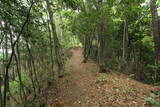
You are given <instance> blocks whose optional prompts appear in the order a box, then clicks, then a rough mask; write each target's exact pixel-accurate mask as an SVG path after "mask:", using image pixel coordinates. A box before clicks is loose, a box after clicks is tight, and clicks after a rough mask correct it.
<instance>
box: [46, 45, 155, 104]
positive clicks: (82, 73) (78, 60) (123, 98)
mask: <svg viewBox="0 0 160 107" xmlns="http://www.w3.org/2000/svg"><path fill="white" fill-rule="evenodd" d="M71 51H72V53H73V55H72V57H71V58H70V60H69V61H68V62H67V64H66V67H65V72H66V75H65V76H64V77H63V78H59V79H57V80H56V81H55V82H54V84H56V91H55V90H54V89H53V88H51V89H50V90H49V92H48V98H47V99H48V100H47V106H46V107H145V106H146V102H145V100H144V99H145V98H146V97H147V96H148V95H149V92H150V90H153V89H154V87H153V86H150V85H146V84H143V83H140V82H138V81H135V80H133V79H130V78H128V77H127V76H126V75H124V74H117V73H109V74H99V73H97V71H98V66H97V65H96V64H95V63H93V62H90V63H82V60H83V56H82V49H80V48H77V49H72V50H71ZM53 96H54V97H53Z"/></svg>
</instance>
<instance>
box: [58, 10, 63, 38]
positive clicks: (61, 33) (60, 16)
mask: <svg viewBox="0 0 160 107" xmlns="http://www.w3.org/2000/svg"><path fill="white" fill-rule="evenodd" d="M58 18H59V28H60V37H61V41H64V33H63V20H62V14H61V12H60V11H58Z"/></svg>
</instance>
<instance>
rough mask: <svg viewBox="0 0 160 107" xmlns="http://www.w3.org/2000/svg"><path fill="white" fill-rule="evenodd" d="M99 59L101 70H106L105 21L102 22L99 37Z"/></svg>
mask: <svg viewBox="0 0 160 107" xmlns="http://www.w3.org/2000/svg"><path fill="white" fill-rule="evenodd" d="M98 42H99V43H98V60H99V72H105V71H106V70H105V57H104V54H105V35H104V23H103V21H102V22H101V24H100V31H99V38H98Z"/></svg>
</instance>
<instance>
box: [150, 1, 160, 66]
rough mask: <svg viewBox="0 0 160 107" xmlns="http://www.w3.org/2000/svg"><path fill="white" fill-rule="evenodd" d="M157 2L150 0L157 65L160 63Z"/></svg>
mask: <svg viewBox="0 0 160 107" xmlns="http://www.w3.org/2000/svg"><path fill="white" fill-rule="evenodd" d="M156 1H157V0H150V7H151V14H152V25H153V36H154V42H155V56H156V58H155V59H156V63H160V33H159V29H158V28H159V24H158V12H157V6H156Z"/></svg>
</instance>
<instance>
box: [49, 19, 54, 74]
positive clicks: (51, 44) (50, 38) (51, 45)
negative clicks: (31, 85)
mask: <svg viewBox="0 0 160 107" xmlns="http://www.w3.org/2000/svg"><path fill="white" fill-rule="evenodd" d="M48 33H49V42H50V51H51V55H50V56H51V64H52V65H51V67H52V73H53V74H54V70H53V67H54V60H53V42H52V36H51V29H50V26H49V21H48Z"/></svg>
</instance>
